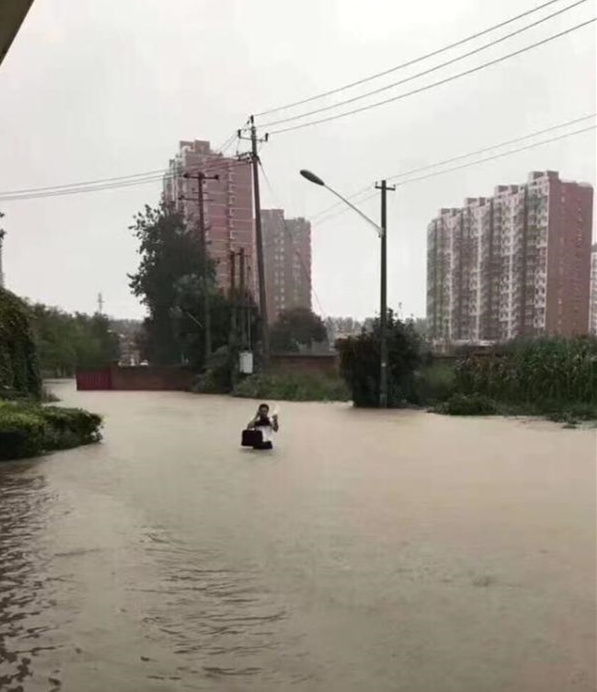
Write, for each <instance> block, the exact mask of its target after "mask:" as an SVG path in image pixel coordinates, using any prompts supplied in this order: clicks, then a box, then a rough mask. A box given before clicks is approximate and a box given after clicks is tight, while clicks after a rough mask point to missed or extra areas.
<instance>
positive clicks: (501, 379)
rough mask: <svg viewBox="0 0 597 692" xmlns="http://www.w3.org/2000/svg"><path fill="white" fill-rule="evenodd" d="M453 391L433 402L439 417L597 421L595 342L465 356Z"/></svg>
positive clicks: (523, 345)
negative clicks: (494, 414)
mask: <svg viewBox="0 0 597 692" xmlns="http://www.w3.org/2000/svg"><path fill="white" fill-rule="evenodd" d="M451 388H452V391H451V392H450V393H449V395H448V396H446V395H445V393H444V396H443V397H442V398H441V399H440V400H438V401H436V402H435V410H436V411H437V412H439V413H447V414H451V415H488V414H489V413H491V412H493V413H497V414H501V415H537V416H544V417H546V418H549V419H550V420H555V421H562V422H567V423H576V422H578V421H584V420H597V339H595V338H592V337H579V338H576V339H560V338H545V339H535V340H520V341H514V342H512V343H510V344H507V345H504V346H502V347H499V348H496V349H495V351H494V352H493V353H492V354H491V355H483V356H480V355H464V356H463V357H462V358H461V359H459V360H458V361H457V363H456V365H455V366H454V369H453V380H452V384H451Z"/></svg>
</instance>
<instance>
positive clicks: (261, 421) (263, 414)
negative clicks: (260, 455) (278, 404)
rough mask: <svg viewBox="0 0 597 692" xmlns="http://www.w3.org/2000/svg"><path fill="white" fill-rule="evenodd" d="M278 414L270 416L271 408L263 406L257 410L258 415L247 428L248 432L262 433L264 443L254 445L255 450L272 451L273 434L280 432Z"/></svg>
mask: <svg viewBox="0 0 597 692" xmlns="http://www.w3.org/2000/svg"><path fill="white" fill-rule="evenodd" d="M278 429H279V425H278V414H277V413H274V414H272V415H271V416H270V413H269V406H268V405H267V404H261V405H260V406H259V408H258V409H257V414H256V415H255V417H254V418H253V419H252V420H251V422H250V423H249V425H248V426H247V430H258V431H260V432H261V436H262V441H261V442H260V443H257V444H255V445H253V449H272V448H273V444H272V437H273V433H275V432H278Z"/></svg>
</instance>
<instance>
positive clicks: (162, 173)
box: [0, 132, 237, 199]
mask: <svg viewBox="0 0 597 692" xmlns="http://www.w3.org/2000/svg"><path fill="white" fill-rule="evenodd" d="M236 137H237V133H236V132H234V133H233V134H232V136H231V137H229V138H228V139H227V140H226V141H225V142H224V143H223V144H222V146H221V147H219V148H218V149H215V150H214V152H215V153H222V154H223V150H225V149H226V148H228V147H230V144H231V143H232V142H233V141H234V140H235V139H236ZM226 163H227V161H226V159H225V158H222V159H218V158H215V159H212V160H210V161H207V162H206V163H205V164H204V165H202V166H190V167H188V168H185V170H186V171H190V172H194V170H195V169H201V170H206V169H208V168H212V167H214V166H219V165H220V164H226ZM174 175H175V174H173V173H172V171H171V169H170V168H158V169H155V170H152V171H144V172H142V173H131V174H130V175H121V176H114V177H111V178H97V179H95V180H85V181H79V182H75V183H65V184H63V185H48V186H45V187H30V188H23V189H20V190H6V191H5V192H0V199H2V198H4V197H5V196H12V195H20V194H27V193H30V192H32V193H35V192H46V191H47V192H49V191H53V190H63V189H67V188H69V189H70V188H75V187H85V186H87V185H96V184H104V183H112V182H120V181H123V182H124V181H128V180H135V179H138V178H149V177H154V176H155V179H156V180H157V179H161V178H162V177H173V176H174Z"/></svg>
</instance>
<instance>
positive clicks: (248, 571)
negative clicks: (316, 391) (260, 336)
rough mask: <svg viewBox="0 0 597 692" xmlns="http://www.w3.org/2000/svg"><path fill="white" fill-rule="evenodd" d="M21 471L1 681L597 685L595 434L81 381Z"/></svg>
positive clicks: (44, 689)
mask: <svg viewBox="0 0 597 692" xmlns="http://www.w3.org/2000/svg"><path fill="white" fill-rule="evenodd" d="M58 393H59V395H60V396H61V398H62V399H63V402H64V403H65V404H76V405H81V406H84V407H86V408H89V409H91V410H94V411H97V412H99V413H102V414H104V415H105V417H106V418H105V420H106V428H105V441H104V442H103V443H102V444H101V445H95V446H92V447H87V448H84V449H79V450H73V451H70V452H66V453H59V454H55V455H53V456H50V457H46V458H45V459H42V460H34V461H25V462H18V463H9V464H3V465H0V690H2V692H17V691H19V692H50V691H52V692H58V691H60V692H63V691H67V692H83V691H85V692H150V691H154V690H159V691H160V692H161V691H165V692H169V691H171V690H172V691H174V690H222V691H224V692H246V691H248V692H284V691H286V690H295V689H296V690H304V691H305V692H498V691H499V692H523V691H524V692H567V691H568V690H570V691H571V692H594V690H595V686H596V679H595V646H596V637H595V630H596V611H595V586H596V583H595V582H596V579H595V570H596V557H595V556H596V548H595V540H596V531H595V512H596V500H595V497H596V490H595V480H596V478H595V458H596V451H597V447H596V444H597V439H596V433H595V431H594V430H593V431H590V430H563V429H561V428H560V427H558V426H556V425H553V424H550V423H544V422H524V421H508V420H501V419H496V420H489V419H488V420H482V419H477V420H459V419H453V418H444V417H439V416H434V415H429V414H425V413H418V412H377V411H354V410H352V409H351V408H349V407H347V406H344V405H318V404H283V405H282V407H281V410H280V417H281V426H282V430H281V432H280V434H279V435H278V438H277V440H276V449H275V450H274V451H273V452H269V453H268V452H253V451H245V450H242V449H240V448H239V447H238V443H239V437H240V429H241V428H242V427H243V425H244V424H245V423H246V421H247V420H248V419H249V418H250V417H251V415H252V414H253V408H254V404H253V403H252V402H248V401H242V400H233V399H228V398H220V397H199V396H193V395H185V394H179V393H155V394H153V393H124V392H123V393H118V392H109V393H108V392H106V393H99V392H97V393H95V392H89V393H80V394H77V393H75V392H74V391H72V388H71V385H68V386H61V387H60V390H59V392H58Z"/></svg>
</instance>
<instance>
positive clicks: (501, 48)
mask: <svg viewBox="0 0 597 692" xmlns="http://www.w3.org/2000/svg"><path fill="white" fill-rule="evenodd" d="M571 1H572V0H570V2H571ZM570 2H568V3H563V2H560V3H557V4H556V5H555V6H554V7H553V8H552V9H551V10H545V11H544V12H543V14H545V13H547V12H548V11H553V10H554V9H556V8H559V7H560V6H564V5H565V4H570ZM537 4H540V0H534V1H533V0H524V1H523V0H502V1H501V2H499V3H498V2H491V3H490V2H481V0H451V1H450V2H446V1H445V0H420V1H419V2H405V1H404V0H367V2H365V1H364V0H300V1H299V0H283V1H282V0H251V1H249V0H211V1H210V0H171V2H164V0H35V2H34V4H33V7H32V9H31V11H30V13H29V15H28V17H27V19H26V20H25V23H24V25H23V26H22V28H21V31H20V33H19V35H18V36H17V38H16V40H15V42H14V44H13V46H12V48H11V50H10V51H9V54H8V56H7V58H6V59H5V61H4V63H3V64H2V66H1V67H0V102H1V104H2V106H1V108H0V152H2V154H1V157H0V192H3V191H6V190H12V189H20V188H29V187H38V186H44V185H58V184H63V183H70V182H76V181H81V180H92V179H96V178H104V177H111V176H119V175H128V174H132V173H137V172H142V171H149V170H155V169H159V168H161V167H164V166H166V164H167V162H168V159H169V158H170V157H171V156H172V155H173V154H174V153H175V151H176V148H177V144H178V141H179V140H180V139H193V138H197V139H207V140H210V141H211V142H212V143H213V144H214V145H219V144H221V143H222V142H223V141H224V140H225V139H226V138H227V137H228V135H229V134H231V133H232V132H233V131H234V130H235V129H236V128H237V127H239V126H240V125H242V124H243V122H244V121H245V119H246V117H247V115H248V114H249V113H251V112H254V111H261V110H264V109H266V108H268V107H269V106H276V105H279V104H284V103H287V102H291V101H295V100H297V99H300V98H302V97H307V96H310V95H312V94H315V93H318V92H320V91H323V90H326V89H328V88H333V87H335V86H339V85H342V84H344V83H346V82H349V81H352V80H354V79H358V78H359V77H362V76H366V75H367V74H369V73H373V72H376V71H379V70H382V69H385V68H388V67H391V66H392V65H395V64H398V63H400V62H402V61H405V60H407V59H409V58H412V57H416V56H418V55H420V54H422V53H425V52H428V51H430V50H433V49H435V48H438V47H441V46H443V45H445V44H446V43H449V42H451V41H454V40H458V39H459V38H462V37H464V36H466V35H467V34H470V33H473V32H476V31H478V30H481V29H483V28H485V27H487V26H489V25H491V24H494V23H497V22H499V21H501V20H503V19H506V18H508V17H510V16H512V15H515V14H518V13H520V12H523V11H524V10H526V9H530V8H531V7H533V6H535V5H537ZM592 14H594V2H592V1H591V2H587V3H585V4H584V5H581V6H580V7H578V8H577V9H575V10H572V11H570V12H567V13H565V14H564V15H562V16H561V17H559V18H556V19H555V20H552V21H550V22H547V23H546V24H544V25H542V26H539V27H537V28H536V29H533V30H531V31H529V32H526V33H525V34H522V35H521V36H519V37H516V38H514V39H512V40H509V41H507V42H504V43H503V44H501V45H498V46H496V47H495V48H493V49H491V50H489V51H487V52H483V53H482V54H480V55H479V56H475V57H473V58H470V59H469V60H468V61H463V62H462V63H460V64H459V65H454V66H453V67H451V68H448V69H447V70H446V72H445V74H446V75H448V74H453V73H456V72H460V71H462V70H464V69H466V68H467V67H472V66H473V65H476V64H479V63H481V62H485V61H487V60H489V59H491V58H493V57H497V56H498V55H501V54H504V53H506V52H511V51H513V50H515V49H516V48H518V47H521V46H523V45H526V44H528V43H532V42H534V41H536V40H539V39H541V38H543V37H545V36H548V35H550V34H553V33H556V32H558V31H561V30H562V29H564V28H566V27H568V26H571V25H573V24H577V23H579V22H581V21H583V20H584V19H588V18H589V17H590V16H591V15H592ZM527 21H531V20H527ZM522 23H523V22H521V23H519V24H517V25H516V27H518V26H521V25H522ZM594 26H595V25H591V26H590V27H589V28H585V29H582V30H580V31H577V32H575V33H573V34H571V35H568V36H566V37H564V38H562V39H559V40H557V41H554V42H552V43H550V44H548V45H545V46H542V47H540V48H538V49H536V50H534V51H531V52H529V53H526V54H524V55H521V56H519V57H516V58H513V59H511V60H508V61H506V62H504V63H502V64H500V65H497V66H494V67H490V68H488V69H485V70H482V71H480V72H478V73H476V74H474V75H471V76H468V77H464V78H462V79H460V80H457V81H455V82H452V83H450V84H447V85H444V86H441V87H438V88H435V89H432V90H430V91H428V92H426V93H423V94H418V95H415V96H413V97H412V98H408V99H404V100H402V101H398V102H396V103H392V104H390V105H387V106H383V107H380V108H377V109H373V110H371V111H368V112H366V113H363V114H359V115H356V116H354V117H349V118H345V119H341V120H338V121H335V122H333V123H326V124H323V125H320V126H318V127H314V128H306V129H303V130H299V131H297V132H292V133H287V134H281V135H278V136H275V137H272V138H271V140H270V142H269V143H268V144H267V145H266V146H265V147H264V148H263V150H262V159H263V164H264V167H265V170H266V172H267V174H268V177H269V179H270V180H271V182H272V187H273V188H274V194H272V193H271V192H270V191H269V189H268V187H267V185H265V186H264V188H265V189H264V206H265V207H267V206H279V205H282V206H283V207H284V208H285V209H286V213H287V216H295V215H302V216H306V217H310V216H313V215H315V214H316V213H317V212H319V211H320V210H321V209H325V208H326V207H327V206H329V205H330V204H331V203H333V202H334V199H333V198H332V197H331V196H330V195H329V193H327V192H326V191H325V190H324V189H322V188H318V187H315V186H313V185H309V184H308V183H307V182H305V181H304V180H303V179H301V178H300V177H299V175H298V170H299V169H300V168H303V167H306V168H310V169H312V170H314V171H316V172H317V173H319V174H320V175H321V176H322V177H324V178H326V181H327V182H329V183H330V184H331V185H332V186H334V187H336V188H337V189H338V190H340V191H342V192H344V193H346V194H350V193H352V192H354V191H356V190H359V189H360V188H361V187H363V186H364V185H366V184H369V183H370V184H371V185H373V183H374V182H375V180H378V179H380V178H382V177H384V176H391V175H392V174H395V173H398V172H400V171H402V170H408V169H411V168H415V167H418V166H424V165H426V164H431V163H434V162H436V161H439V160H441V159H445V158H449V157H452V156H456V155H458V154H461V153H465V152H468V151H473V150H475V149H479V148H482V147H484V146H488V145H491V144H494V143H498V142H501V141H504V140H508V139H511V138H514V137H517V136H520V135H524V134H527V133H528V132H532V131H534V130H539V129H542V128H547V127H550V126H551V125H555V124H557V123H560V122H564V121H567V120H570V119H573V118H576V117H580V116H582V115H585V114H588V113H591V112H593V111H595V79H596V75H595V30H594ZM510 30H511V29H510ZM501 33H506V30H503V31H502V32H501ZM497 35H498V34H496V36H497ZM475 45H478V44H475ZM462 50H464V49H462ZM454 54H455V53H454ZM436 62H437V61H436ZM431 64H435V63H431ZM423 67H424V65H423V66H418V68H413V69H411V70H410V72H404V73H399V74H397V75H394V78H395V79H398V78H400V77H403V76H405V75H407V74H413V73H414V72H415V71H416V69H422V68H423ZM443 74H444V73H442V74H441V76H443ZM438 78H440V77H439V76H436V77H433V76H430V77H427V78H424V79H423V80H421V82H420V83H421V84H423V83H427V82H431V81H435V80H436V79H438ZM387 81H388V80H386V81H385V82H383V80H382V82H381V83H387ZM416 84H418V82H417V83H416ZM376 85H377V83H374V84H372V85H370V86H371V88H372V87H374V86H376ZM414 86H415V84H413V85H412V87H414ZM407 88H411V86H410V85H409V86H404V87H399V88H398V89H397V90H395V93H399V91H400V90H403V91H404V90H406V89H407ZM354 93H356V92H354ZM390 93H393V92H390ZM349 95H353V92H351V93H350V94H349ZM316 105H318V104H316ZM357 105H358V104H357ZM587 124H589V125H590V124H591V122H589V123H587ZM579 127H582V125H580V126H579ZM546 168H549V169H555V170H559V171H560V172H561V174H562V176H563V177H565V178H568V179H577V180H583V181H587V182H590V183H592V184H594V183H595V137H594V133H593V132H591V133H588V134H583V135H579V136H577V137H572V138H569V139H565V140H562V141H560V142H556V143H553V144H549V145H546V146H544V147H539V148H536V149H533V150H530V151H527V152H523V153H519V154H515V155H513V156H511V157H507V158H503V159H499V160H497V161H493V162H489V163H485V164H482V165H479V166H475V167H471V168H469V169H466V170H462V171H457V172H454V173H449V174H447V175H445V176H439V177H436V178H431V179H429V180H425V181H421V182H418V183H413V184H411V185H408V186H404V187H402V188H399V190H398V192H396V193H393V194H391V195H390V205H389V302H390V304H391V305H392V306H394V307H397V306H398V304H399V303H401V304H402V307H403V314H404V315H409V314H411V313H412V314H415V315H424V312H425V263H426V257H425V245H426V226H427V223H428V221H429V220H430V219H431V218H432V217H433V216H434V215H435V213H436V211H437V209H438V208H439V207H442V206H456V205H460V204H461V203H462V200H463V198H464V197H466V196H478V195H487V194H490V193H491V192H492V190H493V187H494V186H495V185H497V184H500V183H518V182H523V181H524V180H525V179H526V177H527V174H528V172H529V171H530V170H533V169H538V170H541V169H546ZM160 189H161V186H160V184H159V183H153V184H150V185H144V186H139V187H129V188H124V189H121V190H115V191H105V192H97V193H89V194H84V195H72V196H68V197H55V198H49V199H39V200H30V201H18V202H5V203H0V208H1V209H2V210H3V211H4V212H5V213H6V218H5V219H4V224H3V225H4V227H5V228H6V230H7V231H8V233H9V235H8V237H7V239H6V243H5V253H4V262H5V273H6V278H7V285H8V287H9V288H11V289H12V290H14V291H15V292H17V293H18V294H20V295H23V296H27V297H29V298H31V299H34V300H39V301H43V302H46V303H49V304H53V305H59V306H62V307H64V308H65V309H69V310H74V309H76V310H81V311H93V310H94V309H95V306H96V296H97V293H98V292H99V291H101V292H102V293H103V294H104V297H105V300H106V309H107V311H108V312H109V313H110V314H113V315H115V316H120V317H137V316H140V315H141V314H142V309H141V307H140V306H139V305H138V304H137V303H136V301H135V299H134V298H133V297H132V296H130V294H129V290H128V285H127V279H126V273H127V272H131V271H133V270H134V269H135V267H136V264H137V255H136V247H135V242H134V240H133V238H132V237H131V235H130V232H129V231H128V230H127V226H128V224H129V223H130V221H131V218H132V216H133V214H134V213H135V212H136V211H137V210H139V209H140V208H141V207H142V206H143V205H144V204H145V203H146V202H147V203H150V204H153V203H155V202H157V201H158V199H159V194H160ZM363 209H364V210H365V211H366V212H367V213H369V214H371V215H378V214H379V201H378V200H377V199H376V200H372V201H370V202H368V203H366V204H364V206H363ZM376 218H377V216H376ZM313 257H314V268H313V279H314V288H315V292H316V294H317V297H318V299H319V303H318V302H317V300H316V301H315V302H314V307H315V309H316V310H317V311H318V312H323V313H324V314H326V315H353V316H355V317H365V316H368V315H371V314H373V313H374V312H375V311H376V310H377V309H378V285H379V244H378V242H377V241H376V237H375V234H374V232H373V231H372V229H370V228H369V227H367V226H366V225H364V224H363V222H362V221H361V220H360V219H359V218H358V217H357V216H356V215H352V214H346V215H343V216H340V217H338V218H336V219H334V220H332V221H330V222H329V223H325V224H321V225H318V224H314V227H313Z"/></svg>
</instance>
